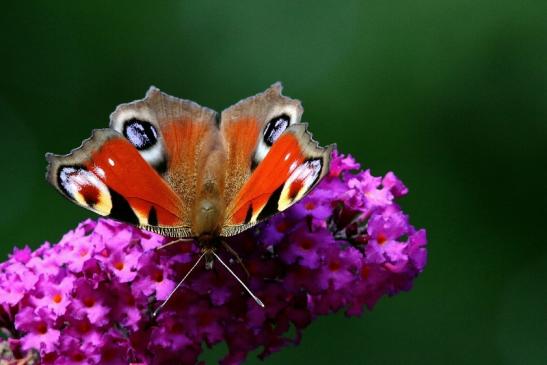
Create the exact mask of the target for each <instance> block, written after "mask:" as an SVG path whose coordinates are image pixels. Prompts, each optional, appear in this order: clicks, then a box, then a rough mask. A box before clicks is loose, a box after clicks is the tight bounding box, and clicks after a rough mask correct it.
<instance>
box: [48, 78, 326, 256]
mask: <svg viewBox="0 0 547 365" xmlns="http://www.w3.org/2000/svg"><path fill="white" fill-rule="evenodd" d="M281 92H282V86H281V83H276V84H274V85H272V86H271V87H270V88H268V89H267V90H266V91H264V92H262V93H260V94H257V95H255V96H252V97H249V98H246V99H244V100H241V101H240V102H238V103H237V104H235V105H233V106H231V107H229V108H228V109H226V110H224V111H223V112H222V113H220V116H219V114H218V113H216V112H215V111H213V110H211V109H209V108H206V107H202V106H200V105H198V104H197V103H195V102H192V101H189V100H184V99H179V98H176V97H173V96H170V95H167V94H165V93H163V92H161V91H160V90H159V89H157V88H156V87H151V88H150V89H149V90H148V92H147V93H146V96H145V97H144V99H141V100H137V101H133V102H130V103H126V104H121V105H119V106H118V107H117V108H116V109H115V111H114V112H113V113H112V114H111V115H110V126H109V128H105V129H96V130H94V131H93V132H92V136H91V137H90V138H89V139H87V140H84V141H83V142H82V145H81V146H80V147H78V148H76V149H74V150H72V151H71V152H70V153H69V154H67V155H54V154H51V153H47V154H46V159H47V161H48V163H49V164H48V168H47V172H46V179H47V180H48V181H49V182H50V183H51V184H52V185H53V186H54V187H55V188H56V189H57V190H58V191H59V192H60V193H61V194H62V195H63V196H65V197H66V198H68V199H69V200H71V201H72V202H74V203H76V204H78V205H80V206H82V207H84V208H86V209H89V210H91V211H93V212H95V213H97V214H100V215H102V216H106V217H110V218H113V219H116V220H119V221H123V222H126V223H130V224H133V225H135V226H138V227H140V228H143V229H145V230H148V231H152V232H155V233H159V234H161V235H163V236H168V237H175V238H179V239H184V238H192V239H195V240H196V241H197V242H198V245H199V246H200V247H201V249H202V251H203V253H204V255H205V259H206V263H210V265H212V257H213V255H215V256H216V254H214V250H216V249H217V248H218V247H219V245H220V244H221V242H222V240H221V238H222V237H229V236H234V235H237V234H238V233H241V232H243V231H245V230H246V229H249V228H251V227H253V226H255V225H256V224H258V223H259V222H262V221H264V220H266V219H268V218H269V217H271V216H273V215H274V214H276V213H279V212H282V211H284V210H286V209H287V208H289V207H290V206H291V205H293V204H295V203H296V202H298V201H299V200H301V199H302V198H304V197H305V196H306V194H308V193H309V192H310V191H311V190H312V189H313V188H314V187H315V186H316V185H317V183H318V182H319V181H320V180H321V179H322V178H323V177H324V176H325V174H326V173H327V172H328V170H329V163H330V157H331V152H332V149H333V145H331V146H328V147H326V148H323V147H320V146H319V145H318V143H317V142H316V141H314V140H313V139H312V136H311V134H310V133H309V132H308V131H307V124H305V123H301V116H302V113H303V108H302V106H301V103H300V101H298V100H295V99H291V98H289V97H286V96H284V95H282V93H281ZM217 258H218V256H217ZM200 259H201V257H200ZM198 261H199V260H198ZM196 264H197V263H196Z"/></svg>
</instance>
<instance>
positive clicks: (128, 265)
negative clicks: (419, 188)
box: [0, 152, 426, 364]
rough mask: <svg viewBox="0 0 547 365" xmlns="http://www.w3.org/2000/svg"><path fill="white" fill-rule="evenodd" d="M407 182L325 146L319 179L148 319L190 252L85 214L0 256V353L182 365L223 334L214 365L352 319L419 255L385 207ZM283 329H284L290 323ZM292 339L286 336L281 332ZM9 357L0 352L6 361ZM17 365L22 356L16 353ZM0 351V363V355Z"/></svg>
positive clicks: (404, 285) (399, 219)
mask: <svg viewBox="0 0 547 365" xmlns="http://www.w3.org/2000/svg"><path fill="white" fill-rule="evenodd" d="M406 193H407V188H406V187H405V186H404V185H403V183H402V182H401V181H400V180H399V179H397V177H396V176H395V175H394V174H393V173H388V174H387V175H385V176H384V177H383V178H380V177H374V176H372V175H371V174H370V172H369V171H368V170H367V171H359V165H358V164H357V163H356V162H355V160H354V159H353V158H352V157H351V156H342V155H339V154H338V153H336V152H334V155H333V161H332V163H331V169H330V173H329V175H328V176H327V177H325V178H324V180H323V181H322V182H321V183H320V184H319V185H318V187H317V188H316V189H315V190H314V191H313V192H312V193H311V194H309V196H308V197H306V198H305V199H304V200H303V201H302V202H300V203H298V204H297V205H295V206H293V207H292V208H290V209H289V210H288V211H286V212H284V213H281V214H278V215H276V216H275V217H273V218H272V219H270V220H269V221H267V222H266V223H264V224H261V225H259V226H257V227H256V228H254V229H250V230H248V231H246V232H244V233H242V234H240V235H238V236H236V237H232V238H230V239H227V243H228V244H229V245H230V246H231V247H232V248H233V249H234V250H235V251H236V252H237V253H238V254H239V256H240V257H241V259H242V261H243V263H244V264H245V266H246V268H247V269H248V272H249V276H247V274H246V272H245V271H244V270H243V268H242V267H241V265H240V264H239V263H238V262H237V260H235V259H233V256H232V255H231V254H230V253H229V252H227V251H226V250H224V249H222V248H221V249H219V250H218V252H217V253H218V254H219V255H220V256H221V257H222V258H223V259H224V260H225V262H228V264H229V265H230V267H231V268H232V270H233V271H235V272H236V273H237V275H238V276H239V277H240V278H242V280H243V281H245V282H246V283H248V285H249V287H250V289H251V290H252V291H253V292H254V293H255V294H256V295H257V296H258V297H259V298H260V299H261V300H262V301H263V302H264V303H265V308H262V307H260V306H258V305H257V304H256V303H255V302H254V301H253V300H252V299H251V298H250V297H249V295H248V294H247V293H246V292H244V291H243V290H242V287H241V285H240V284H239V283H238V282H237V281H236V280H235V279H234V278H233V277H232V276H230V275H229V273H228V272H227V271H226V270H225V268H224V267H222V266H221V265H218V263H217V264H215V266H214V267H213V269H212V270H206V269H205V267H204V266H203V265H200V266H199V267H198V268H197V269H196V270H195V271H194V272H192V274H191V275H190V277H189V279H188V281H187V282H186V283H185V284H184V285H183V286H182V287H181V288H180V289H179V290H178V291H177V292H176V293H175V295H174V296H173V298H172V300H171V301H170V302H169V303H168V304H167V306H166V307H165V308H164V309H163V310H162V311H161V312H160V314H159V315H158V316H157V317H154V316H153V315H152V313H153V311H154V309H155V308H157V307H158V305H159V304H160V303H161V301H163V300H164V299H166V297H167V296H168V294H169V293H170V292H171V290H172V289H173V288H174V287H175V285H176V283H177V282H178V281H179V280H180V279H181V278H182V276H183V275H184V274H185V273H186V272H187V271H188V270H189V268H190V267H191V266H192V265H193V264H194V263H195V261H196V259H197V257H198V255H199V254H200V252H199V248H198V247H197V246H196V245H195V243H193V242H183V243H178V244H173V245H171V246H169V247H166V248H163V249H159V250H158V249H156V248H158V247H159V246H161V245H164V244H165V243H167V242H169V241H170V239H168V238H165V237H161V236H158V235H156V234H152V233H149V232H145V231H141V230H139V229H137V228H134V227H132V226H129V225H126V224H122V223H117V222H114V221H110V220H106V219H99V220H98V221H92V220H87V221H85V222H83V223H81V224H80V225H79V226H78V227H77V228H76V229H75V230H73V231H70V232H68V233H67V234H66V235H65V236H64V237H63V238H62V239H61V241H60V242H59V243H58V244H56V245H51V244H49V243H45V244H44V245H42V246H41V247H40V248H38V249H37V250H35V251H34V252H32V251H31V250H30V249H29V248H23V249H15V250H14V252H13V254H12V255H10V257H9V259H8V260H7V261H6V262H3V263H2V264H0V327H2V329H3V331H4V333H5V334H6V335H7V337H8V339H7V340H5V341H4V342H3V343H2V348H6V349H7V350H6V351H3V352H2V354H0V356H3V357H4V359H3V360H9V361H13V362H11V363H13V364H30V363H33V361H34V363H35V362H36V361H37V358H38V355H39V357H40V362H41V363H43V364H129V363H140V364H194V363H198V362H199V356H200V354H201V352H202V349H203V348H204V346H213V345H214V344H217V343H219V342H222V341H224V342H225V343H226V344H227V347H228V353H227V354H226V356H225V357H224V358H223V360H222V363H223V364H240V363H242V362H243V361H244V360H245V358H246V356H247V354H248V353H249V352H251V351H253V350H256V349H258V348H260V349H262V351H261V353H260V354H259V356H260V357H261V358H263V357H265V356H267V355H268V354H270V353H272V352H274V351H277V350H279V349H280V348H282V347H284V346H286V345H288V344H294V343H297V342H298V341H299V339H300V337H301V334H302V329H303V328H305V327H306V326H308V325H309V324H310V323H311V321H312V320H313V319H314V318H316V317H317V316H319V315H323V314H328V313H331V312H335V311H338V310H341V309H345V310H346V313H347V314H348V315H359V314H360V313H361V312H362V310H363V308H364V307H367V308H369V309H370V308H372V307H373V305H374V304H375V303H376V302H377V301H378V299H379V298H380V297H382V296H384V295H386V294H387V295H393V294H395V293H397V292H399V291H401V290H408V289H409V288H410V287H411V285H412V281H413V279H414V278H415V277H416V275H417V274H418V273H420V272H421V271H422V269H423V268H424V266H425V263H426V249H425V244H426V235H425V231H424V230H415V229H414V228H413V227H412V226H411V225H410V224H409V221H408V216H407V215H405V214H404V213H403V212H402V211H401V209H400V207H399V206H398V205H397V204H396V203H395V202H394V200H395V198H398V197H400V196H402V195H405V194H406ZM291 328H293V329H295V330H296V331H294V330H291V331H289V329H291ZM289 333H292V335H289ZM6 356H7V357H9V358H6ZM25 359H27V360H28V361H27V360H25ZM1 361H2V359H1V358H0V362H1Z"/></svg>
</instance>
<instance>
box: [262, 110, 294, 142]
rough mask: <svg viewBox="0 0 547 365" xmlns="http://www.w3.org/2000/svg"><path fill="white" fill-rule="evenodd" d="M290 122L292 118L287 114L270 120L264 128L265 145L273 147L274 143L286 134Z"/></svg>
mask: <svg viewBox="0 0 547 365" xmlns="http://www.w3.org/2000/svg"><path fill="white" fill-rule="evenodd" d="M290 121H291V118H290V117H289V116H288V115H287V114H281V115H280V116H278V117H275V118H273V119H272V120H270V121H269V122H268V124H266V128H264V143H266V145H267V146H269V147H271V146H272V145H273V144H274V142H275V141H277V139H278V138H279V136H280V135H281V133H283V132H285V129H287V127H288V126H289V123H290Z"/></svg>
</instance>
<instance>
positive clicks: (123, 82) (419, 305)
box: [0, 0, 547, 364]
mask: <svg viewBox="0 0 547 365" xmlns="http://www.w3.org/2000/svg"><path fill="white" fill-rule="evenodd" d="M0 27H1V28H0V30H1V32H0V39H1V47H2V52H1V56H0V65H1V72H2V77H1V81H0V83H1V84H0V85H1V87H0V123H1V126H2V131H1V133H0V136H1V137H0V141H1V143H0V161H1V168H2V173H1V179H0V187H1V190H2V195H1V201H2V205H3V209H2V210H1V211H0V232H1V241H2V247H1V250H2V257H3V258H5V257H6V253H7V252H8V251H10V250H11V249H12V246H13V245H18V246H22V245H25V244H30V245H32V246H33V247H35V246H36V245H38V244H40V243H41V242H43V241H44V240H50V241H52V242H56V241H58V240H59V238H60V237H61V235H62V234H63V233H64V232H65V231H67V230H68V229H70V228H72V227H74V226H75V225H76V224H77V223H78V222H79V221H80V220H81V219H83V218H84V217H87V216H92V215H91V214H90V213H87V212H86V211H84V210H83V209H80V208H78V207H76V206H75V205H73V204H70V203H69V202H68V201H66V200H65V199H63V198H62V197H60V196H59V195H58V194H57V193H56V192H55V191H54V190H53V188H51V187H50V186H49V185H47V183H46V182H45V181H44V169H45V165H46V163H45V161H44V158H43V155H44V153H45V152H46V151H51V152H55V153H66V152H68V151H69V150H70V149H72V148H73V147H76V146H78V145H79V144H80V142H81V140H82V139H84V138H87V137H88V136H89V135H90V131H91V129H93V128H101V127H105V126H107V123H108V115H109V113H110V112H111V111H112V110H113V109H114V107H115V106H116V105H117V104H119V103H121V102H126V101H130V100H133V99H137V98H141V97H143V95H144V93H145V91H146V90H147V88H148V87H149V86H150V85H151V84H154V85H156V86H158V87H159V88H161V89H162V90H164V91H166V92H168V93H170V94H173V95H176V96H180V97H184V98H188V99H191V100H195V101H197V102H199V103H200V104H202V105H206V106H209V107H212V108H214V109H216V110H221V109H223V108H225V107H227V106H229V105H231V104H232V103H234V102H237V101H238V100H239V99H241V98H244V97H247V96H250V95H253V94H255V93H257V92H260V91H262V90H264V89H265V88H267V87H268V86H269V85H270V84H272V83H273V82H275V81H277V80H281V81H283V82H284V85H285V90H284V93H285V94H286V95H289V96H292V97H295V98H299V99H301V100H302V101H303V103H304V107H305V113H304V119H305V120H306V121H309V122H310V123H311V130H312V131H313V133H314V135H315V136H316V137H317V139H318V140H320V141H321V143H322V144H327V143H332V142H336V143H337V144H338V147H339V149H340V150H341V151H343V152H349V153H352V154H353V155H354V156H356V158H357V159H358V160H359V161H360V162H361V163H362V164H363V165H364V166H366V167H369V168H371V169H372V172H373V173H374V174H375V175H381V174H384V173H386V172H387V171H390V170H393V171H394V172H395V173H396V174H397V175H398V176H399V177H401V178H402V179H403V181H404V182H405V183H406V184H407V185H408V187H409V188H410V195H409V196H408V197H406V198H404V199H403V200H402V201H401V203H402V205H403V207H404V209H405V210H406V211H407V212H408V213H409V214H410V216H411V221H412V222H413V224H414V225H415V226H416V227H425V228H427V230H428V238H429V264H428V266H427V268H426V270H425V272H424V273H423V274H422V276H421V277H419V278H418V279H417V281H416V284H415V287H414V289H413V290H412V291H411V292H409V293H403V294H400V295H398V296H396V297H394V298H384V299H383V300H381V301H380V302H379V304H378V305H377V307H376V308H375V310H374V311H373V312H370V313H366V314H365V315H364V316H363V317H361V318H350V319H348V318H345V317H344V316H343V315H341V314H340V315H334V316H330V317H325V318H321V319H319V320H317V321H316V322H314V323H313V324H312V325H311V326H310V327H309V328H308V329H307V330H306V331H305V333H304V339H303V342H302V344H301V345H300V346H298V347H292V348H288V349H285V350H284V351H281V352H279V353H276V354H274V355H273V356H271V357H270V358H268V359H267V361H266V364H287V363H290V364H293V363H294V364H296V363H300V364H301V363H315V364H332V363H339V364H438V363H443V364H546V363H547V248H546V241H545V231H544V228H545V226H546V223H545V220H546V218H547V215H546V214H545V206H546V203H547V199H546V195H547V194H546V178H547V176H546V170H545V168H546V163H545V161H546V159H545V157H546V153H547V143H546V142H547V138H546V137H547V2H545V1H531V0H524V1H500V0H473V1H472V0H463V1H457V2H453V1H451V2H448V1H438V0H427V1H405V0H396V1H377V0H370V1H345V2H340V1H338V2H334V1H332V2H318V1H311V0H310V1H276V2H271V1H270V2H259V1H238V2H229V3H228V2H220V1H218V2H217V1H199V2H198V1H193V2H189V1H158V2H143V3H140V2H136V1H116V2H107V1H93V2H91V1H89V2H63V1H33V2H24V1H19V2H15V1H11V2H5V3H3V6H2V14H0ZM221 351H222V347H219V348H218V349H216V350H215V351H213V352H212V353H211V352H210V353H208V354H207V355H206V357H205V359H206V360H207V361H208V362H213V361H214V359H216V358H218V356H220V352H221ZM259 362H260V361H258V360H257V359H256V358H254V357H251V358H249V360H248V363H249V364H257V363H259Z"/></svg>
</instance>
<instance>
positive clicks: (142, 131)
mask: <svg viewBox="0 0 547 365" xmlns="http://www.w3.org/2000/svg"><path fill="white" fill-rule="evenodd" d="M123 135H124V136H125V138H127V139H128V140H129V142H131V143H132V144H133V146H135V147H136V148H137V149H138V150H139V151H142V150H146V149H148V148H150V147H152V146H154V145H155V144H156V143H157V142H158V132H157V131H156V128H155V127H154V126H153V125H152V123H150V122H146V121H143V120H138V119H135V118H133V119H129V120H128V121H126V122H125V123H124V126H123Z"/></svg>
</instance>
